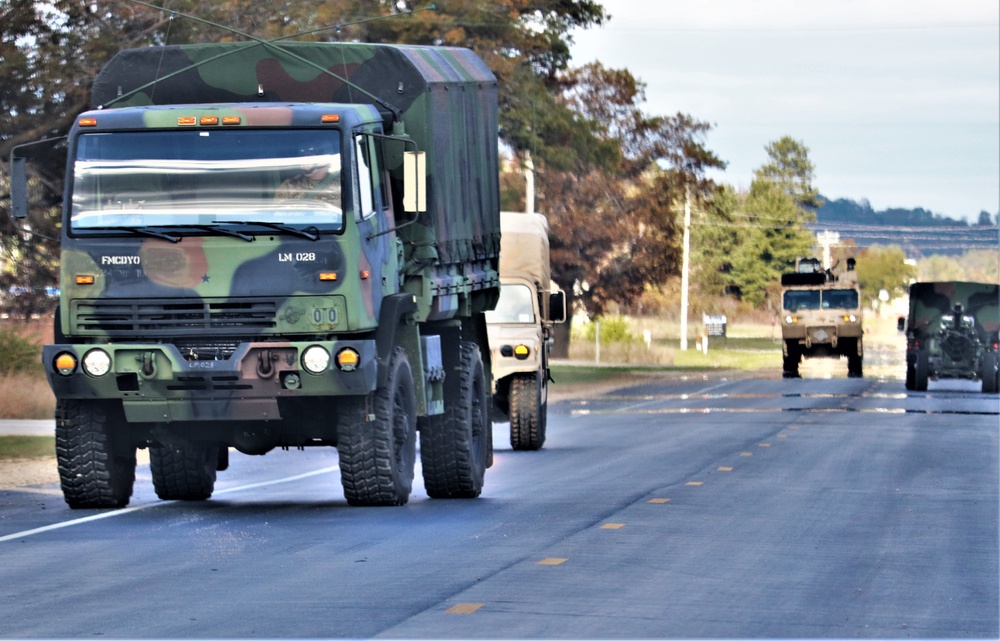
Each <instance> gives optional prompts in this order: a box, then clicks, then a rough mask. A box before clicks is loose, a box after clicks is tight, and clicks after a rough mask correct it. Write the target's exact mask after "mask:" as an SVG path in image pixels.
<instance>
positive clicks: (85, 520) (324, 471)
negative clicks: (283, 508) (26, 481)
mask: <svg viewBox="0 0 1000 641" xmlns="http://www.w3.org/2000/svg"><path fill="white" fill-rule="evenodd" d="M339 469H340V466H339V465H333V466H331V467H324V468H323V469H320V470H313V471H312V472H305V473H304V474H296V475H295V476H286V477H285V478H280V479H274V480H273V481H262V482H260V483H250V484H249V485H240V486H238V487H230V488H226V489H224V490H219V491H217V492H213V493H212V495H213V496H218V495H219V494H232V493H233V492H242V491H243V490H252V489H254V488H258V487H266V486H268V485H278V484H281V483H290V482H292V481H298V480H300V479H304V478H309V477H310V476H318V475H320V474H329V473H330V472H332V471H334V470H339ZM173 502H174V501H159V502H156V503H147V504H146V505H139V506H136V507H126V508H122V509H120V510H114V511H112V512H102V513H101V514H94V515H93V516H85V517H83V518H79V519H73V520H72V521H63V522H62V523H53V524H52V525H46V526H45V527H39V528H35V529H33V530H25V531H24V532H16V533H14V534H7V535H6V536H0V543H3V542H4V541H14V540H16V539H23V538H25V537H28V536H34V535H35V534H43V533H45V532H51V531H53V530H60V529H62V528H64V527H70V526H72V525H83V524H84V523H90V522H91V521H100V520H101V519H110V518H111V517H113V516H125V515H126V514H131V513H132V512H138V511H139V510H145V509H148V508H151V507H157V506H160V505H165V504H167V503H173Z"/></svg>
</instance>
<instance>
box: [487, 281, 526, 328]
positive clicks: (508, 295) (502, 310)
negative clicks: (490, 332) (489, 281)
mask: <svg viewBox="0 0 1000 641" xmlns="http://www.w3.org/2000/svg"><path fill="white" fill-rule="evenodd" d="M486 322H487V323H534V322H535V307H534V305H533V304H532V301H531V289H530V288H528V286H527V285H503V286H501V287H500V300H498V301H497V307H496V309H494V310H493V311H490V312H486Z"/></svg>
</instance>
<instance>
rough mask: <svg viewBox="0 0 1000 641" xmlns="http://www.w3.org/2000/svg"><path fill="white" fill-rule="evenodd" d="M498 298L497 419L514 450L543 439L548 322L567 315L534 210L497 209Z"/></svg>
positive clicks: (493, 323) (492, 321)
mask: <svg viewBox="0 0 1000 641" xmlns="http://www.w3.org/2000/svg"><path fill="white" fill-rule="evenodd" d="M500 229H501V231H502V236H501V241H500V284H501V288H500V300H499V301H498V302H497V306H496V309H494V310H493V311H490V312H487V313H486V322H487V327H488V330H489V339H490V350H491V351H492V363H493V387H494V395H493V400H494V410H495V412H496V415H495V418H496V419H499V420H509V421H510V444H511V447H513V448H514V449H515V450H537V449H540V448H541V447H542V445H543V444H544V443H545V428H546V425H547V422H548V389H549V382H551V374H550V371H549V351H550V350H551V348H552V343H553V336H552V326H553V324H554V323H561V322H563V321H565V320H566V296H565V294H563V292H561V291H553V290H552V287H551V282H552V281H551V276H550V274H551V272H550V268H549V237H548V223H547V222H546V220H545V217H544V216H542V215H540V214H534V213H516V212H506V211H504V212H500Z"/></svg>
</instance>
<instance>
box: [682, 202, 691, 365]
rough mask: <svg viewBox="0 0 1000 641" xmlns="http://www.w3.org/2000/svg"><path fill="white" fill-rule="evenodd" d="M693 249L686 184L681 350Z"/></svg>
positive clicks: (685, 337)
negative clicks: (690, 255)
mask: <svg viewBox="0 0 1000 641" xmlns="http://www.w3.org/2000/svg"><path fill="white" fill-rule="evenodd" d="M690 250H691V186H690V185H687V184H686V185H684V257H683V259H682V262H681V351H682V352H684V351H687V348H688V270H689V267H690V258H689V256H688V254H690Z"/></svg>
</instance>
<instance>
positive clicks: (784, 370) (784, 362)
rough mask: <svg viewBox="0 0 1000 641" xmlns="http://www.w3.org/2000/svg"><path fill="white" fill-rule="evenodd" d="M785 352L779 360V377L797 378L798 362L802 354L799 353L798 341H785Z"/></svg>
mask: <svg viewBox="0 0 1000 641" xmlns="http://www.w3.org/2000/svg"><path fill="white" fill-rule="evenodd" d="M785 351H786V352H788V353H787V354H783V355H782V358H781V375H782V376H783V377H785V378H799V362H800V361H801V360H802V353H801V352H800V351H799V343H798V341H794V340H790V341H785Z"/></svg>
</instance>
